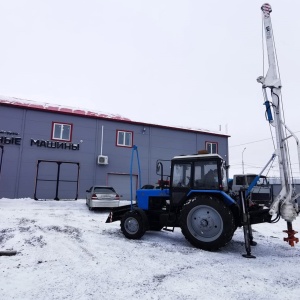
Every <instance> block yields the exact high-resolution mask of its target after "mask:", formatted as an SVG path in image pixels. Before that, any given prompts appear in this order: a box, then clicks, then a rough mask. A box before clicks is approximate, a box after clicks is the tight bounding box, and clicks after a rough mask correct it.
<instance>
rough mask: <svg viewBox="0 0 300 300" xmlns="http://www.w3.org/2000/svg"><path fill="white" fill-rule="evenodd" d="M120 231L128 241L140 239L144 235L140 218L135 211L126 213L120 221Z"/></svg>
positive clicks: (143, 226)
mask: <svg viewBox="0 0 300 300" xmlns="http://www.w3.org/2000/svg"><path fill="white" fill-rule="evenodd" d="M121 230H122V232H123V234H124V235H125V236H126V237H127V238H128V239H133V240H137V239H140V238H141V237H142V236H143V235H144V233H145V224H144V222H143V218H142V216H141V215H140V214H139V213H138V212H136V211H128V212H127V213H126V214H125V215H124V216H123V218H122V220H121Z"/></svg>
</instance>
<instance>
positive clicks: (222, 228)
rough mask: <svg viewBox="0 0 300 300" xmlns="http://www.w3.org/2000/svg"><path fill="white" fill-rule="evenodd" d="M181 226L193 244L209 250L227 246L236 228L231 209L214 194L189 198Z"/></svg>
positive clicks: (182, 213)
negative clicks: (213, 195)
mask: <svg viewBox="0 0 300 300" xmlns="http://www.w3.org/2000/svg"><path fill="white" fill-rule="evenodd" d="M180 227H181V231H182V233H183V235H184V236H185V238H186V239H187V240H188V241H189V242H190V243H191V244H192V245H194V246H195V247H197V248H200V249H203V250H209V251H213V250H217V249H219V248H221V247H223V246H225V245H226V244H227V243H228V242H229V241H230V240H231V239H232V236H233V233H234V231H235V228H236V227H235V222H234V217H233V214H232V212H231V210H230V209H229V208H228V207H227V206H225V204H224V203H223V202H222V201H221V200H219V199H218V198H216V197H212V196H197V197H196V198H194V199H191V200H189V202H187V203H186V204H185V205H184V207H183V209H182V211H181V216H180Z"/></svg>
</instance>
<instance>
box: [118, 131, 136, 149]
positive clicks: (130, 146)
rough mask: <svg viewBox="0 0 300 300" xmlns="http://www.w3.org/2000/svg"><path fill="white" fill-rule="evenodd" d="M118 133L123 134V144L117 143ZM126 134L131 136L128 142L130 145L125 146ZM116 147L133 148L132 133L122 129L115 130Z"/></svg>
mask: <svg viewBox="0 0 300 300" xmlns="http://www.w3.org/2000/svg"><path fill="white" fill-rule="evenodd" d="M120 132H123V133H125V136H124V143H123V144H120V143H119V133H120ZM126 133H130V134H131V141H130V142H131V145H126ZM116 146H117V147H125V148H132V147H133V131H131V130H124V129H117V131H116Z"/></svg>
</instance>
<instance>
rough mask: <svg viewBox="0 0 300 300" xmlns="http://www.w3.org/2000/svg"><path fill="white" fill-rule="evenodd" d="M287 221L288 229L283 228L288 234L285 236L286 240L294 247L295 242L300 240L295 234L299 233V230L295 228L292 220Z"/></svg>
mask: <svg viewBox="0 0 300 300" xmlns="http://www.w3.org/2000/svg"><path fill="white" fill-rule="evenodd" d="M286 223H287V230H283V232H285V233H287V234H288V237H287V238H283V240H284V241H285V242H288V243H289V245H290V246H291V247H294V245H295V243H298V242H299V239H298V238H297V237H295V234H296V233H298V231H295V230H293V225H292V223H291V222H286Z"/></svg>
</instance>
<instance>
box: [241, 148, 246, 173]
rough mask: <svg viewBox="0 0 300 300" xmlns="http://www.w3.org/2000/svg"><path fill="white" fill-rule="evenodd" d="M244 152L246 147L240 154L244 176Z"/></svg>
mask: <svg viewBox="0 0 300 300" xmlns="http://www.w3.org/2000/svg"><path fill="white" fill-rule="evenodd" d="M245 150H246V147H245V148H244V150H243V152H242V167H243V174H244V151H245Z"/></svg>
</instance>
